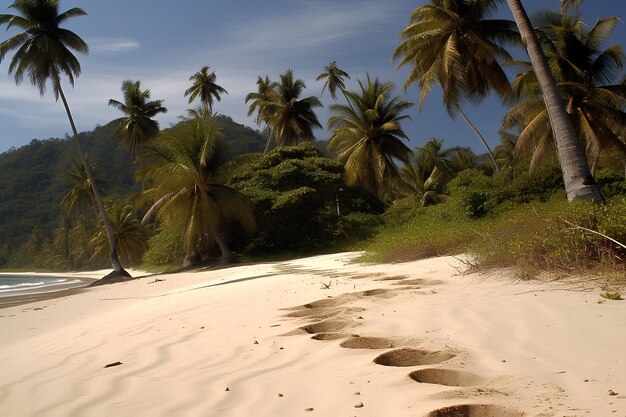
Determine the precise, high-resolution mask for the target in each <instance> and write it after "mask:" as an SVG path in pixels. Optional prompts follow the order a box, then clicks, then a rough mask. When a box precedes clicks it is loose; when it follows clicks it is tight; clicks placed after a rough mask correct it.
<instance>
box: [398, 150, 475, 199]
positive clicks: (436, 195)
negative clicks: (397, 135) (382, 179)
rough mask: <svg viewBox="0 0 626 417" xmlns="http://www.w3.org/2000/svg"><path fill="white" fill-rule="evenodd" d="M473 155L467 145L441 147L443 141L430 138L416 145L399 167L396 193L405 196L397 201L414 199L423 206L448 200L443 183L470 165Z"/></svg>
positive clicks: (445, 184) (472, 164)
mask: <svg viewBox="0 0 626 417" xmlns="http://www.w3.org/2000/svg"><path fill="white" fill-rule="evenodd" d="M475 158H476V156H475V155H474V153H473V152H472V151H471V150H470V149H469V148H462V147H453V148H448V149H443V141H442V140H439V139H435V138H432V139H430V140H429V141H428V142H426V143H425V144H424V145H423V146H421V147H417V148H415V151H414V152H413V153H412V154H411V155H410V158H409V161H408V162H407V163H406V164H405V165H404V166H403V167H402V168H401V169H400V179H401V180H400V182H399V183H398V192H399V193H400V194H401V195H403V196H404V198H402V199H400V200H397V201H396V203H403V202H414V201H417V202H418V203H419V204H420V205H422V206H428V205H432V204H438V203H442V202H444V201H446V200H448V199H449V197H448V195H447V194H446V186H447V185H448V183H449V182H450V181H451V180H452V179H453V178H454V177H455V176H456V174H457V173H459V172H461V171H463V170H466V169H468V168H472V167H473V166H474V165H475V163H474V160H475Z"/></svg>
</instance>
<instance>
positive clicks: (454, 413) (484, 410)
mask: <svg viewBox="0 0 626 417" xmlns="http://www.w3.org/2000/svg"><path fill="white" fill-rule="evenodd" d="M523 415H524V414H523V413H520V412H519V411H514V410H509V409H506V408H502V407H499V406H496V405H490V404H462V405H454V406H451V407H444V408H440V409H438V410H434V411H431V412H430V413H428V415H427V417H520V416H523Z"/></svg>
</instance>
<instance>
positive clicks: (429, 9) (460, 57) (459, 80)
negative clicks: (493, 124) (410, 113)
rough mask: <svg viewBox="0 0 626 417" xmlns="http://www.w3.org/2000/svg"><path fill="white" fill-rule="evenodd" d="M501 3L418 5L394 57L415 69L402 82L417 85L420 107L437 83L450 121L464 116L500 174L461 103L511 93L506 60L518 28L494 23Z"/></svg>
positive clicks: (472, 0)
mask: <svg viewBox="0 0 626 417" xmlns="http://www.w3.org/2000/svg"><path fill="white" fill-rule="evenodd" d="M497 3H498V0H431V1H430V3H429V4H425V5H423V6H420V7H418V8H417V9H416V10H415V11H414V12H413V15H412V16H411V23H410V24H409V26H407V27H406V28H405V29H404V30H403V31H402V32H401V37H402V42H401V43H400V45H399V46H398V47H397V48H396V50H395V52H394V54H393V58H394V60H399V66H400V67H404V66H408V67H410V68H411V70H410V73H409V76H408V78H407V79H406V81H405V83H404V88H405V89H407V88H408V87H409V86H410V85H411V84H413V83H417V84H418V86H419V88H420V108H421V107H422V105H423V103H424V100H425V98H426V96H427V95H428V93H430V91H431V90H432V88H433V87H434V86H435V85H440V86H441V88H442V89H443V101H444V104H445V105H446V109H447V110H448V113H449V114H450V116H451V117H454V116H455V115H456V114H460V115H461V117H462V118H463V119H464V120H465V122H466V123H467V124H468V125H469V126H470V128H471V129H472V130H473V131H474V133H476V135H477V136H478V138H479V139H480V141H481V142H482V144H483V146H484V147H485V149H486V150H487V152H488V154H489V157H490V158H491V161H492V163H493V165H494V168H495V169H496V171H497V170H498V164H497V163H496V160H495V158H494V156H493V153H492V152H491V148H490V147H489V145H488V144H487V141H486V140H485V138H484V137H483V135H482V134H481V133H480V132H479V131H478V129H477V128H476V127H475V126H474V124H473V123H472V122H471V121H470V120H469V119H468V117H467V115H466V114H465V112H464V111H463V109H462V101H463V100H464V99H469V100H471V101H474V102H475V101H479V100H480V99H482V98H484V97H485V96H486V95H487V94H488V93H489V92H490V91H495V92H496V93H497V94H498V95H499V96H500V97H502V99H503V100H505V99H507V98H508V97H509V96H510V95H511V86H510V84H509V80H508V78H507V76H506V73H505V72H504V70H503V68H502V65H501V64H502V62H504V61H506V60H509V59H511V56H510V55H509V53H508V52H507V51H506V50H505V49H504V48H503V45H505V44H517V43H519V34H518V33H517V30H516V29H515V24H514V23H513V22H511V21H509V20H499V19H491V18H490V17H491V15H492V14H493V13H494V12H495V11H496V5H497Z"/></svg>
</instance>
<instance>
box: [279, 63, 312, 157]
mask: <svg viewBox="0 0 626 417" xmlns="http://www.w3.org/2000/svg"><path fill="white" fill-rule="evenodd" d="M305 88H306V84H305V83H304V81H302V80H299V79H294V76H293V71H292V70H287V72H285V73H284V74H281V76H280V82H279V83H278V84H276V97H275V101H274V104H273V107H272V108H273V115H272V118H271V119H270V125H271V126H272V129H273V130H274V135H275V137H276V142H277V143H278V145H279V146H290V145H293V144H294V143H295V144H298V141H299V140H313V139H314V138H315V136H314V135H313V128H314V127H317V128H320V129H321V128H322V125H321V124H320V122H319V120H318V119H317V116H316V115H315V111H314V110H313V109H314V108H315V107H322V103H320V101H319V99H318V98H317V97H313V96H309V97H305V98H302V99H301V98H300V96H301V95H302V92H303V91H304V89H305Z"/></svg>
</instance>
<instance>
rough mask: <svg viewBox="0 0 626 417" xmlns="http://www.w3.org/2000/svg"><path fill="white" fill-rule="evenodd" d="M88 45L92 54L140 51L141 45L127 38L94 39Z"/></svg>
mask: <svg viewBox="0 0 626 417" xmlns="http://www.w3.org/2000/svg"><path fill="white" fill-rule="evenodd" d="M87 44H88V45H89V49H90V51H91V52H95V53H97V52H109V53H111V52H128V51H133V50H135V49H138V48H139V47H140V46H141V44H140V43H139V42H137V41H135V40H133V39H127V38H92V39H89V40H88V42H87Z"/></svg>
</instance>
